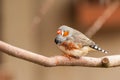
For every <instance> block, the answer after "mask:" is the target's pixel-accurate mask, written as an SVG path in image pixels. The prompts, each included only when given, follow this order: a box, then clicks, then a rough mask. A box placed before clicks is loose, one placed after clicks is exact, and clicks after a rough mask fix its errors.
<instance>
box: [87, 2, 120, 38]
mask: <svg viewBox="0 0 120 80" xmlns="http://www.w3.org/2000/svg"><path fill="white" fill-rule="evenodd" d="M119 5H120V3H119V1H115V2H114V3H112V4H111V5H109V7H108V8H107V9H106V10H105V11H104V13H103V14H102V15H101V16H100V17H98V19H97V20H96V21H95V23H94V24H93V25H92V26H91V27H90V29H88V31H87V32H86V35H87V36H88V37H89V38H91V37H92V36H93V35H94V34H95V33H96V32H97V31H98V30H99V29H100V28H101V27H102V26H103V24H104V23H105V22H106V21H107V20H108V19H109V18H110V16H111V15H112V14H113V13H114V12H115V11H116V9H117V8H118V7H119Z"/></svg>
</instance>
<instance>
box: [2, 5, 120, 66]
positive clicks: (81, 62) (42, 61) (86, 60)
mask: <svg viewBox="0 0 120 80" xmlns="http://www.w3.org/2000/svg"><path fill="white" fill-rule="evenodd" d="M116 5H118V4H117V3H116ZM111 7H112V6H111ZM112 8H113V11H112V12H114V9H115V8H117V6H116V7H115V8H114V7H112ZM108 12H109V10H108ZM111 14H112V13H109V14H107V11H106V12H105V14H104V16H103V17H105V18H103V17H100V18H99V19H98V20H97V21H96V23H95V24H94V25H93V27H91V29H89V30H88V32H87V33H86V34H87V35H89V37H91V36H93V34H95V33H96V32H97V31H98V30H99V29H100V28H101V26H102V25H103V23H104V22H105V21H106V20H107V19H108V18H109V16H110V15H111ZM105 15H106V16H107V15H109V16H107V17H106V16H105ZM103 19H105V20H103ZM102 20H103V21H102ZM100 21H102V22H100ZM94 28H95V29H94ZM91 31H93V32H92V33H91ZM0 51H2V52H4V53H6V54H8V55H11V56H14V57H17V58H20V59H24V60H27V61H30V62H33V63H36V64H39V65H42V66H47V67H54V66H85V67H115V66H120V55H113V56H104V57H100V58H93V57H85V56H82V57H80V58H71V59H69V58H67V57H64V56H54V57H45V56H42V55H39V54H37V53H33V52H30V51H27V50H24V49H21V48H18V47H15V46H12V45H10V44H7V43H5V42H3V41H0Z"/></svg>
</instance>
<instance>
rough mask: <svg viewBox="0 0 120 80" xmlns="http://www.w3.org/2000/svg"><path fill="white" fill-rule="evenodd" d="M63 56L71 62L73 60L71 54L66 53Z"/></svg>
mask: <svg viewBox="0 0 120 80" xmlns="http://www.w3.org/2000/svg"><path fill="white" fill-rule="evenodd" d="M63 56H65V57H67V58H68V59H69V60H71V59H72V58H73V57H72V56H71V55H70V54H66V53H64V54H63Z"/></svg>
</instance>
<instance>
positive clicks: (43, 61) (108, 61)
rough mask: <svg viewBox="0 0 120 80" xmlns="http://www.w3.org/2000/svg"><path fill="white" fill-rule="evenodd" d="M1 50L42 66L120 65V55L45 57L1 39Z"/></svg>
mask: <svg viewBox="0 0 120 80" xmlns="http://www.w3.org/2000/svg"><path fill="white" fill-rule="evenodd" d="M0 51H2V52H5V53H6V54H8V55H11V56H14V57H17V58H20V59H24V60H27V61H30V62H33V63H36V64H39V65H42V66H46V67H54V66H84V67H115V66H120V55H114V56H104V57H100V58H93V57H84V56H83V57H80V58H71V59H69V58H67V57H64V56H54V57H45V56H42V55H39V54H37V53H33V52H30V51H27V50H24V49H21V48H18V47H15V46H12V45H10V44H7V43H5V42H3V41H0Z"/></svg>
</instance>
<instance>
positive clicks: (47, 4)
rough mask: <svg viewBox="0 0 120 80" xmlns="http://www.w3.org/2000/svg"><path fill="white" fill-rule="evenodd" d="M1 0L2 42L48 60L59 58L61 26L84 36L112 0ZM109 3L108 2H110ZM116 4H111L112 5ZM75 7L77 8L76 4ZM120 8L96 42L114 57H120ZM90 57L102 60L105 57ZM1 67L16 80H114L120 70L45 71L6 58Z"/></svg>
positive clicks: (55, 68)
mask: <svg viewBox="0 0 120 80" xmlns="http://www.w3.org/2000/svg"><path fill="white" fill-rule="evenodd" d="M77 1H78V2H74V1H73V2H72V0H0V9H1V10H0V18H1V19H0V21H1V22H0V31H1V32H0V35H1V39H2V40H3V41H5V42H7V43H10V44H12V45H14V46H17V47H20V48H23V49H26V50H30V51H33V52H36V53H38V54H41V55H45V56H55V55H60V54H61V52H60V51H59V50H58V49H57V47H56V45H55V43H54V38H55V35H56V30H57V28H58V27H59V26H61V25H63V24H65V25H68V26H73V27H75V28H76V29H78V30H80V31H82V32H83V33H84V32H85V31H86V30H87V29H88V28H89V27H90V26H91V25H92V24H93V23H94V21H95V20H96V19H97V17H99V15H101V13H102V12H103V11H104V10H105V9H106V7H107V6H108V5H109V3H111V2H109V1H111V0H77ZM107 1H108V2H107ZM113 1H115V0H112V2H113ZM73 3H74V4H73ZM119 13H120V8H118V9H117V10H116V12H115V13H114V14H113V15H112V17H111V18H110V20H109V21H108V22H107V23H105V25H103V27H102V29H101V30H100V31H99V32H97V34H96V35H95V36H94V37H93V40H94V41H95V42H96V43H98V44H99V45H100V46H101V47H102V48H104V49H106V50H108V51H109V52H110V53H109V54H108V55H111V54H120V49H119V45H120V27H119V26H120V15H119ZM87 56H93V57H101V56H105V55H104V54H102V53H99V52H96V53H90V54H88V55H87ZM1 58H2V62H1V66H2V67H3V68H4V69H7V70H8V71H9V72H10V73H11V74H12V75H13V80H101V79H104V80H113V79H119V78H120V76H119V74H120V70H119V69H120V68H119V67H117V68H109V69H106V68H87V67H79V66H78V67H73V66H72V67H52V68H51V67H42V66H40V65H36V64H33V63H31V62H27V61H24V60H21V59H17V58H14V57H11V56H8V55H6V54H2V56H1Z"/></svg>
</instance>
